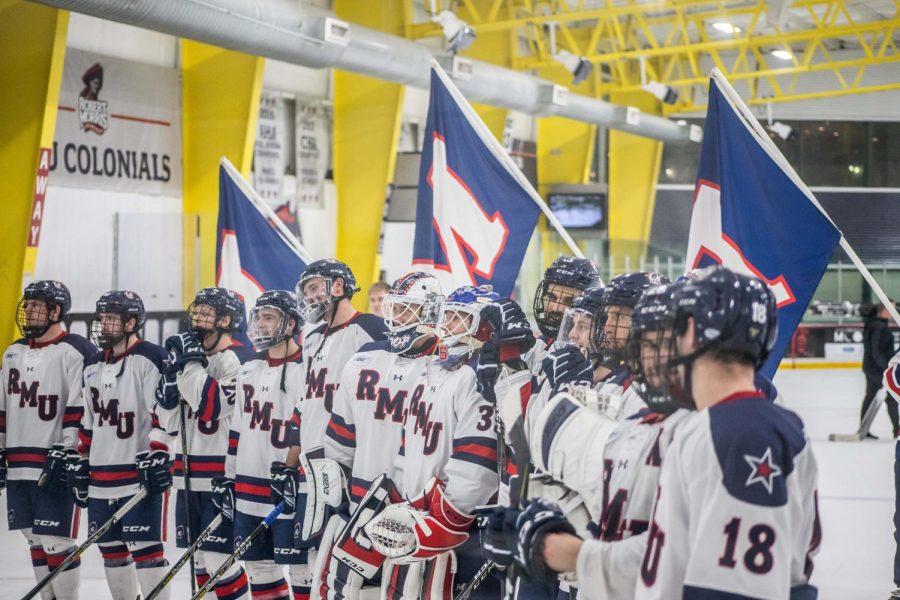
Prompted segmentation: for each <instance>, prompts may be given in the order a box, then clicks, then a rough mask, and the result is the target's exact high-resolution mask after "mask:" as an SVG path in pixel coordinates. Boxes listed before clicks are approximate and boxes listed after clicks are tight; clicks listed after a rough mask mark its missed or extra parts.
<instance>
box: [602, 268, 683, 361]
mask: <svg viewBox="0 0 900 600" xmlns="http://www.w3.org/2000/svg"><path fill="white" fill-rule="evenodd" d="M665 283H669V278H668V277H665V276H664V275H660V274H659V273H626V274H624V275H616V276H615V277H613V278H612V279H611V280H610V281H609V283H608V284H607V286H606V288H604V291H603V300H602V303H603V315H602V317H601V319H600V320H601V322H602V323H603V327H602V328H598V330H597V332H596V335H595V336H594V343H595V344H596V345H597V347H598V348H599V349H600V364H601V365H603V366H604V367H606V368H607V369H610V370H613V371H615V370H616V369H618V368H619V367H621V366H623V365H624V364H625V361H626V358H627V357H626V354H625V346H626V344H627V343H628V336H629V333H630V332H631V316H632V314H633V313H634V307H635V306H636V305H637V303H638V301H639V300H640V299H641V296H642V295H643V293H644V291H646V290H648V289H650V288H652V287H655V286H657V285H661V284H665Z"/></svg>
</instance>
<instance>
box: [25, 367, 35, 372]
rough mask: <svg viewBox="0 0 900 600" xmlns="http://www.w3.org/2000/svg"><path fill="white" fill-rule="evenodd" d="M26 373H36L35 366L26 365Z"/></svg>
mask: <svg viewBox="0 0 900 600" xmlns="http://www.w3.org/2000/svg"><path fill="white" fill-rule="evenodd" d="M25 372H26V373H34V367H25Z"/></svg>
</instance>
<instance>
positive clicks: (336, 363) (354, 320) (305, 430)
mask: <svg viewBox="0 0 900 600" xmlns="http://www.w3.org/2000/svg"><path fill="white" fill-rule="evenodd" d="M358 291H359V288H358V287H357V286H356V278H355V277H354V276H353V273H352V272H351V271H350V268H349V267H348V266H347V265H345V264H344V263H342V262H340V261H338V260H334V259H330V258H328V259H323V260H317V261H315V262H311V263H310V264H309V265H308V266H307V267H306V269H304V270H303V275H302V276H301V277H300V281H299V282H297V298H298V302H299V307H300V315H301V317H302V318H303V319H304V321H306V323H307V324H308V326H307V327H308V328H307V329H306V331H304V336H303V356H304V360H305V361H306V363H305V370H304V382H305V388H304V390H303V393H302V394H301V396H300V397H299V402H298V406H297V415H296V419H297V421H298V422H299V423H300V425H299V439H298V440H294V441H293V442H292V447H291V452H290V454H289V457H288V460H287V461H286V462H287V464H288V465H290V466H292V467H296V466H297V464H298V463H299V455H300V444H301V443H302V445H303V447H304V448H310V449H311V448H321V447H323V446H324V444H325V431H326V429H327V428H328V420H329V417H330V415H331V406H332V403H333V402H334V392H335V389H336V388H337V387H338V385H339V384H340V378H341V373H342V371H343V370H344V365H346V364H347V361H348V360H350V357H351V356H353V355H354V354H356V352H357V351H358V350H359V349H360V348H361V347H362V346H363V345H364V344H368V343H369V342H372V341H381V340H384V339H385V335H386V329H385V325H384V320H383V319H381V318H380V317H376V316H375V315H371V314H368V313H359V312H357V311H356V310H355V309H354V308H353V305H352V304H350V299H351V298H353V294H355V293H356V292H358Z"/></svg>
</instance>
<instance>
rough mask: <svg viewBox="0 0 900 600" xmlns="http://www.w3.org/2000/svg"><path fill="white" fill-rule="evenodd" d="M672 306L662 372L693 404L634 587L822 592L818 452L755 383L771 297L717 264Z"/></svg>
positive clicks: (694, 593)
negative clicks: (812, 581) (816, 570)
mask: <svg viewBox="0 0 900 600" xmlns="http://www.w3.org/2000/svg"><path fill="white" fill-rule="evenodd" d="M671 310H672V318H673V329H674V335H673V336H672V338H671V340H660V344H663V345H665V346H667V347H665V348H661V349H660V352H661V353H664V354H665V355H666V356H667V364H666V368H665V370H664V372H663V378H664V383H665V385H666V386H667V387H668V389H669V394H670V395H671V396H672V397H673V398H674V399H675V400H676V401H677V402H678V403H679V404H680V405H681V406H684V407H685V408H688V409H689V410H696V411H698V412H697V413H696V414H694V415H692V416H691V417H690V418H689V419H687V420H686V421H685V422H684V423H683V424H682V425H681V426H680V427H679V431H678V435H677V437H676V439H675V440H674V441H673V442H672V445H671V446H670V448H669V452H668V454H667V456H666V460H665V463H664V464H663V468H662V474H661V475H660V483H659V490H658V491H657V497H656V507H655V508H654V512H653V516H652V518H651V523H650V527H649V531H648V542H647V548H646V550H645V552H644V558H643V560H642V562H641V569H640V579H639V581H638V587H637V591H636V597H637V598H640V599H644V598H665V599H667V600H668V599H680V598H698V597H708V598H725V597H732V598H734V597H738V598H740V597H753V598H773V599H774V598H788V597H791V598H794V599H800V598H804V599H805V598H815V597H816V591H815V588H813V587H812V586H810V585H809V583H808V580H809V576H810V575H811V573H812V568H813V563H812V558H813V556H814V555H815V553H816V552H817V550H818V547H819V544H820V541H821V527H820V525H819V518H818V510H817V499H816V480H817V470H816V462H815V458H814V456H813V454H812V449H811V447H810V442H809V439H808V438H807V437H806V434H805V433H804V431H803V423H802V421H801V420H800V418H799V417H798V416H797V415H795V414H794V413H792V412H790V411H788V410H786V409H784V408H782V407H780V406H777V405H776V404H774V403H772V402H768V401H766V400H765V398H764V397H763V395H762V394H761V393H760V392H758V391H757V390H756V388H755V386H754V372H755V370H756V369H757V368H758V367H759V366H760V365H761V364H763V362H765V359H766V358H767V356H768V353H769V350H770V348H771V346H772V343H773V341H774V339H775V335H776V326H775V318H776V309H775V300H774V296H773V294H772V292H771V291H770V290H769V289H768V287H767V286H766V285H765V284H764V283H762V282H761V281H759V280H757V279H755V278H750V277H746V276H744V275H738V274H735V273H733V272H731V271H728V270H727V269H724V268H713V269H711V270H710V271H709V273H708V274H706V275H705V276H703V277H702V278H700V279H698V280H696V281H693V282H691V283H688V284H685V285H684V286H683V287H681V288H679V289H678V290H676V291H675V293H674V294H673V304H672V309H671ZM723 538H724V539H723Z"/></svg>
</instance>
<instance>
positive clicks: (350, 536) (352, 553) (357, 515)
mask: <svg viewBox="0 0 900 600" xmlns="http://www.w3.org/2000/svg"><path fill="white" fill-rule="evenodd" d="M399 500H400V495H399V494H398V493H397V490H396V488H394V486H393V484H392V483H391V481H390V480H389V479H388V478H387V477H386V476H384V475H380V476H379V477H378V478H376V479H375V481H373V482H372V485H371V486H370V487H369V491H367V492H366V495H365V496H363V497H362V499H361V500H360V501H359V504H358V505H357V507H356V510H355V511H354V512H353V515H351V516H350V519H349V521H348V522H347V523H346V524H345V525H344V527H343V529H342V530H341V531H340V533H339V534H338V536H337V538H336V540H335V544H334V549H333V550H332V552H331V554H332V556H333V557H334V559H335V560H338V561H340V562H342V563H344V564H345V565H347V566H348V567H350V568H351V569H353V570H354V571H356V572H357V573H358V574H359V575H361V576H362V577H363V578H364V579H372V578H373V577H374V576H375V574H376V573H377V572H378V569H380V568H381V565H382V563H383V562H384V555H383V554H381V553H379V552H378V551H377V550H376V549H375V548H374V547H373V545H372V543H371V541H370V540H369V538H368V537H367V536H366V535H365V533H364V531H363V526H364V525H365V524H367V523H368V522H369V521H371V520H372V519H373V518H375V516H376V515H377V514H378V513H380V512H381V511H382V510H383V509H384V508H385V507H386V506H387V505H388V504H389V503H390V502H396V501H399Z"/></svg>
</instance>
